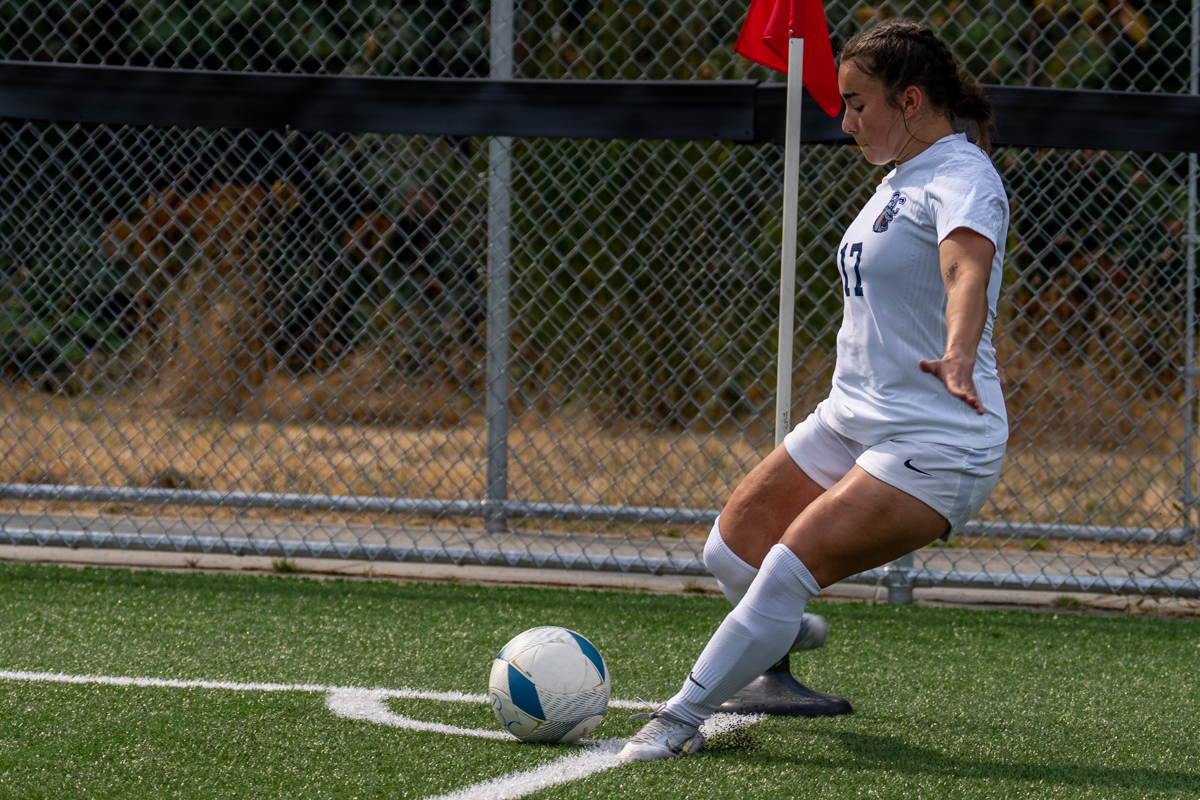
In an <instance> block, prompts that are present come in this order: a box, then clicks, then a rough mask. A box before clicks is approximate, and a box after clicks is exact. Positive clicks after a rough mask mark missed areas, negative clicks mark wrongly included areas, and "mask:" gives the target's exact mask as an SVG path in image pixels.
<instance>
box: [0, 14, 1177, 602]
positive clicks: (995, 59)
mask: <svg viewBox="0 0 1200 800" xmlns="http://www.w3.org/2000/svg"><path fill="white" fill-rule="evenodd" d="M744 11H745V9H744V5H743V3H741V2H729V0H690V1H689V2H679V1H677V0H650V1H649V2H642V3H630V2H624V0H615V1H614V2H603V3H580V2H576V1H575V0H550V1H549V2H543V3H536V4H535V3H524V2H519V0H518V2H516V4H515V7H513V5H512V3H511V2H510V1H509V2H506V0H497V2H496V3H495V7H494V8H493V4H492V3H491V2H488V0H449V1H448V2H445V3H440V4H430V3H423V2H399V3H390V4H382V3H377V2H374V1H373V0H348V2H344V3H341V4H339V5H338V6H337V9H336V10H331V7H330V6H329V5H328V4H325V3H317V2H289V3H283V2H278V0H256V1H255V2H239V3H233V2H229V1H228V0H190V2H174V3H168V2H158V1H156V0H134V1H130V2H113V3H107V4H103V5H102V6H101V7H100V8H97V4H82V3H73V2H43V3H33V2H28V0H17V1H16V2H0V20H2V21H3V24H2V25H0V30H2V32H0V53H2V54H3V57H4V58H6V59H10V60H38V61H56V62H62V63H84V64H108V65H122V66H154V67H161V68H188V69H210V70H235V71H257V72H280V73H323V74H362V75H381V76H382V75H387V76H432V77H488V76H493V77H507V76H508V75H512V76H514V77H519V78H549V79H562V80H575V79H589V78H596V79H628V80H637V79H681V80H692V79H697V80H704V79H731V78H744V77H749V78H757V79H760V80H777V79H778V76H775V75H774V74H768V73H766V71H765V70H762V69H761V68H758V67H754V66H753V65H749V64H748V62H745V61H744V60H742V59H740V58H736V57H735V56H734V55H733V53H732V45H733V41H734V39H735V38H736V35H737V30H738V27H739V25H740V23H741V18H742V16H743V14H744ZM826 11H827V15H828V17H829V19H830V24H831V32H832V34H833V38H834V40H835V42H834V43H835V48H836V47H837V45H838V44H839V43H840V42H841V41H844V40H845V39H846V38H848V36H849V35H851V34H852V33H853V32H854V31H855V30H857V29H858V28H859V27H861V26H862V25H864V24H867V23H869V22H870V21H871V20H872V19H874V18H876V17H883V16H888V15H893V14H898V13H903V14H907V15H910V16H916V17H918V18H921V19H924V20H926V21H928V22H929V23H930V24H931V25H933V26H934V27H936V28H937V29H939V30H940V31H941V33H942V35H943V36H944V37H945V38H947V40H948V41H950V42H952V43H953V46H954V49H955V52H956V53H957V55H958V57H959V58H960V59H962V60H963V61H964V62H965V64H966V66H967V69H968V71H969V72H970V73H972V74H973V75H975V76H977V77H979V78H980V79H982V80H983V81H984V82H985V83H1004V84H1011V85H1035V86H1056V87H1071V88H1090V89H1119V90H1136V91H1143V92H1171V93H1181V92H1191V93H1196V92H1197V86H1196V81H1197V60H1198V59H1197V56H1196V53H1195V50H1196V37H1197V21H1196V17H1197V11H1196V9H1195V8H1194V7H1188V6H1186V5H1183V4H1173V3H1166V2H1135V0H1112V2H1107V3H1092V2H1072V1H1071V0H1054V2H1051V1H1050V0H1039V2H1030V1H1029V0H1021V1H1020V2H1018V0H992V1H991V2H963V3H958V2H952V3H949V4H942V3H932V2H920V3H882V4H877V5H871V4H866V3H847V2H831V3H828V4H827V8H826ZM993 155H994V160H995V162H996V164H997V167H998V168H999V170H1000V172H1001V175H1002V177H1003V178H1004V181H1005V184H1006V186H1007V187H1008V191H1009V194H1010V197H1011V199H1012V226H1011V230H1010V233H1009V242H1008V257H1007V264H1006V269H1005V283H1004V289H1003V294H1002V299H1001V311H1000V320H999V321H998V324H997V347H998V350H999V352H1000V354H1001V360H1002V363H1003V366H1004V369H1005V371H1006V373H1007V376H1008V381H1009V387H1008V390H1007V392H1008V408H1009V415H1010V419H1011V422H1012V440H1011V443H1010V449H1009V456H1008V460H1007V464H1006V466H1005V471H1004V474H1003V477H1002V479H1001V482H1000V485H999V486H998V487H997V489H996V492H995V494H994V495H993V497H992V499H991V502H990V503H989V504H988V505H987V506H986V507H985V508H984V509H983V511H981V512H980V514H979V516H978V517H977V519H976V520H975V521H974V522H973V523H972V524H971V525H970V526H969V527H968V529H967V531H966V533H965V535H964V536H962V537H960V538H957V539H955V540H953V541H951V542H950V543H947V544H941V543H939V544H937V545H936V546H931V547H929V548H925V549H923V550H921V551H920V552H918V553H917V554H915V555H914V556H913V557H910V558H909V559H908V560H906V561H904V562H903V563H901V564H900V565H898V568H897V569H894V570H893V571H892V572H891V574H890V575H888V574H887V573H885V571H883V570H880V571H875V572H872V573H869V574H864V575H863V576H859V578H858V579H859V580H862V581H871V582H875V581H877V580H881V579H884V578H885V577H887V579H888V580H889V583H893V584H895V585H896V586H898V587H900V588H901V589H903V587H904V586H905V585H911V583H912V582H914V581H915V582H917V583H926V584H928V583H934V584H941V585H968V586H1004V587H1027V588H1030V587H1031V588H1042V589H1055V590H1063V591H1071V590H1088V591H1103V592H1122V593H1138V594H1167V595H1176V596H1194V595H1198V594H1200V560H1198V559H1197V553H1196V544H1195V539H1194V535H1195V532H1196V526H1197V523H1198V521H1200V520H1198V519H1197V515H1196V502H1197V501H1196V494H1197V491H1196V485H1197V484H1196V405H1197V400H1196V391H1195V381H1196V374H1197V373H1196V364H1195V338H1194V333H1195V289H1196V287H1195V283H1194V277H1193V276H1194V273H1195V248H1196V245H1197V239H1196V218H1197V205H1196V194H1195V192H1196V174H1197V167H1196V158H1195V156H1194V155H1192V156H1186V155H1174V154H1172V155H1166V154H1156V153H1148V152H1106V151H1064V150H1036V149H1029V148H1000V149H998V150H997V151H996V152H995V153H994V154H993ZM801 175H802V176H803V177H802V180H803V184H804V185H803V190H802V192H803V196H802V200H801V225H802V228H801V232H800V242H801V258H800V262H799V264H798V269H797V271H798V275H799V279H798V287H797V289H798V294H797V310H796V355H795V364H794V370H793V375H794V387H793V396H794V398H795V401H794V408H793V412H792V418H793V419H801V418H803V416H804V415H805V414H807V412H808V411H809V410H810V409H811V408H812V407H813V406H814V405H815V403H816V402H817V401H819V400H820V399H821V397H823V396H824V394H825V393H826V391H827V388H828V382H829V378H830V375H831V373H832V366H833V362H832V359H833V345H834V337H835V334H836V329H837V326H838V323H839V320H840V309H841V297H840V293H839V286H840V284H839V282H838V281H839V279H838V276H837V275H836V273H835V270H833V269H832V268H831V266H830V264H831V259H832V256H833V250H834V247H835V245H836V243H837V241H838V239H839V237H840V235H841V232H842V230H843V228H844V227H845V226H846V225H847V224H848V222H849V221H850V220H851V219H852V218H853V216H854V214H855V213H856V212H857V210H858V208H859V206H860V205H861V203H863V202H864V201H865V200H866V198H867V197H868V196H869V194H870V192H871V189H872V187H873V186H874V185H875V183H877V181H878V179H879V178H880V177H881V172H880V171H879V170H877V169H875V168H872V167H871V166H870V165H867V164H866V163H865V162H863V160H862V159H861V158H860V157H859V156H858V155H857V154H856V153H855V152H854V151H853V150H852V149H850V148H847V147H843V146H823V145H809V146H806V147H805V148H804V151H803V155H802V166H801ZM781 184H782V149H781V148H779V147H776V146H739V145H732V144H727V143H711V142H703V143H702V142H657V141H654V142H652V141H576V140H542V139H517V140H507V139H497V140H490V141H489V140H481V139H474V138H455V137H418V136H380V135H366V134H364V135H346V134H331V133H327V134H323V133H300V132H296V131H265V132H264V131H234V130H219V129H218V130H212V129H174V128H172V129H165V128H148V127H118V126H99V125H76V124H70V123H50V122H46V123H33V122H22V121H19V120H4V121H2V122H0V269H3V271H4V281H3V284H2V285H0V302H2V309H0V342H2V345H0V442H2V443H3V446H2V447H0V540H3V541H5V542H8V543H24V544H28V543H38V544H44V545H68V546H73V547H123V548H150V549H160V550H179V551H184V550H186V551H193V552H234V553H245V554H268V555H274V556H277V557H284V556H286V557H290V556H308V555H314V556H331V557H342V558H365V559H401V560H426V561H453V562H458V563H491V564H518V565H548V566H565V567H574V568H582V569H617V570H626V571H655V572H673V573H684V574H701V573H702V572H703V566H702V564H701V562H700V560H699V554H700V551H701V548H702V546H703V540H704V537H705V536H706V535H707V532H708V527H709V525H710V524H711V520H712V519H713V518H714V517H715V514H716V512H717V511H718V510H719V509H720V507H721V506H722V504H723V503H724V501H725V499H726V498H727V497H728V495H729V493H730V491H731V490H732V488H733V487H734V486H735V485H736V484H737V482H738V481H739V480H740V479H741V478H742V477H743V476H744V475H745V474H746V473H747V472H748V471H749V469H751V468H752V467H753V466H754V465H755V464H756V463H757V462H758V461H759V460H760V459H761V458H762V457H763V456H764V455H765V454H766V453H767V452H768V451H769V450H770V448H771V446H772V441H773V438H772V430H771V423H772V419H773V404H774V358H775V352H776V343H775V325H776V320H775V319H774V311H775V309H777V308H778V295H777V292H778V279H777V275H778V273H777V269H778V263H779V251H778V248H779V244H778V242H779V240H780V231H779V229H778V227H779V226H778V219H777V218H778V216H779V206H780V202H781V200H780V196H779V193H780V188H779V187H780V186H781ZM489 231H499V232H501V235H492V236H489ZM505 232H507V233H508V234H509V235H503V234H504V233H505Z"/></svg>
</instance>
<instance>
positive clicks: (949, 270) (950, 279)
mask: <svg viewBox="0 0 1200 800" xmlns="http://www.w3.org/2000/svg"><path fill="white" fill-rule="evenodd" d="M957 275H958V262H957V261H955V262H954V263H953V264H951V265H950V266H948V267H946V275H945V279H946V286H948V287H949V286H953V285H954V279H955V277H957Z"/></svg>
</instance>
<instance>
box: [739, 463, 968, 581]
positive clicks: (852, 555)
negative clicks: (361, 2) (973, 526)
mask: <svg viewBox="0 0 1200 800" xmlns="http://www.w3.org/2000/svg"><path fill="white" fill-rule="evenodd" d="M722 519H724V517H722ZM949 529H950V523H949V522H948V521H947V519H946V517H944V516H943V515H942V514H941V513H940V512H938V511H935V510H934V509H933V508H932V507H931V506H929V505H927V504H926V503H924V502H923V501H921V500H918V499H917V498H916V497H913V496H912V495H911V494H907V493H906V492H903V491H901V490H900V489H897V488H896V487H894V486H891V485H889V484H886V483H884V482H883V481H881V480H879V479H878V478H876V477H874V476H873V475H871V474H870V473H869V472H867V471H866V470H864V469H863V468H862V467H859V466H855V467H854V468H853V469H851V470H850V472H848V473H847V474H846V476H845V477H844V478H842V480H840V481H838V482H837V483H836V484H834V486H833V487H832V488H830V489H829V490H828V491H827V492H825V493H823V494H822V495H821V496H820V497H817V498H816V499H814V500H813V501H812V502H811V503H810V504H809V505H808V506H807V507H806V508H805V509H804V510H803V511H801V512H800V514H799V515H797V517H796V518H795V520H793V522H792V523H791V525H789V526H788V528H787V530H786V531H785V532H784V534H783V538H782V539H781V540H780V541H782V542H783V543H784V544H786V545H787V546H788V547H790V548H791V549H792V552H794V553H795V554H796V555H797V556H798V557H799V558H800V560H801V561H802V562H804V565H805V566H806V567H808V570H809V572H811V573H812V575H813V577H814V578H816V580H817V583H819V584H820V585H821V586H822V587H825V586H829V585H830V584H832V583H837V582H838V581H840V580H842V579H844V578H848V577H850V576H851V575H855V574H857V573H859V572H863V571H865V570H869V569H874V568H875V567H878V566H881V565H883V564H886V563H888V562H889V561H893V560H895V559H897V558H899V557H900V556H903V555H905V554H907V553H911V552H912V551H914V550H916V549H918V548H921V547H924V546H925V545H927V544H929V543H930V542H932V541H934V540H935V539H937V538H938V537H940V536H941V535H942V534H944V533H946V532H947V531H948V530H949Z"/></svg>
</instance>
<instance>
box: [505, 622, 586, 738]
mask: <svg viewBox="0 0 1200 800" xmlns="http://www.w3.org/2000/svg"><path fill="white" fill-rule="evenodd" d="M609 686H610V681H609V676H608V669H607V668H606V667H605V666H604V658H603V657H602V656H601V655H600V651H599V650H597V649H596V646H595V645H593V644H592V643H591V642H589V641H588V640H587V639H585V638H584V637H582V636H580V635H579V634H578V633H576V632H575V631H571V630H567V629H566V628H558V627H554V626H547V627H542V628H530V629H529V630H527V631H525V632H524V633H522V634H520V635H518V636H517V637H516V638H514V639H513V640H512V641H510V642H509V643H508V644H506V645H504V647H502V648H500V652H499V653H497V654H496V660H495V661H494V662H492V674H491V679H490V680H489V681H488V695H489V697H490V698H491V701H492V710H493V711H495V712H496V719H498V720H500V725H501V726H502V727H503V728H504V730H506V731H508V732H509V733H511V734H512V735H513V736H516V737H517V738H518V739H520V740H522V741H525V742H539V743H542V744H556V743H559V742H575V741H578V740H579V739H580V738H582V737H584V736H586V735H587V734H589V733H591V732H592V731H593V730H595V728H596V726H597V725H599V724H600V720H602V719H603V718H604V712H605V711H607V710H608V693H609Z"/></svg>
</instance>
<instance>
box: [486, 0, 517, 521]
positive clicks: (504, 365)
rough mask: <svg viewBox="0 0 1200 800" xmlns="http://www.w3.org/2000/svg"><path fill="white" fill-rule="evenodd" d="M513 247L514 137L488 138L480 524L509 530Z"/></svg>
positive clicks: (509, 14) (503, 4)
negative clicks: (483, 481) (484, 415)
mask: <svg viewBox="0 0 1200 800" xmlns="http://www.w3.org/2000/svg"><path fill="white" fill-rule="evenodd" d="M512 51H513V0H493V2H492V16H491V77H492V78H494V79H497V78H498V79H505V80H506V79H509V78H511V77H512V54H513V53H512ZM511 250H512V137H509V136H494V137H492V139H491V141H489V142H488V269H487V276H488V277H487V495H486V498H485V505H484V508H485V511H484V527H485V529H486V530H488V531H491V532H495V533H502V532H504V531H505V530H507V529H508V522H507V520H506V518H505V515H504V503H505V502H506V501H507V500H508V424H509V419H508V393H509V386H508V354H509V342H508V325H509V304H510V298H509V288H510V256H511Z"/></svg>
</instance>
